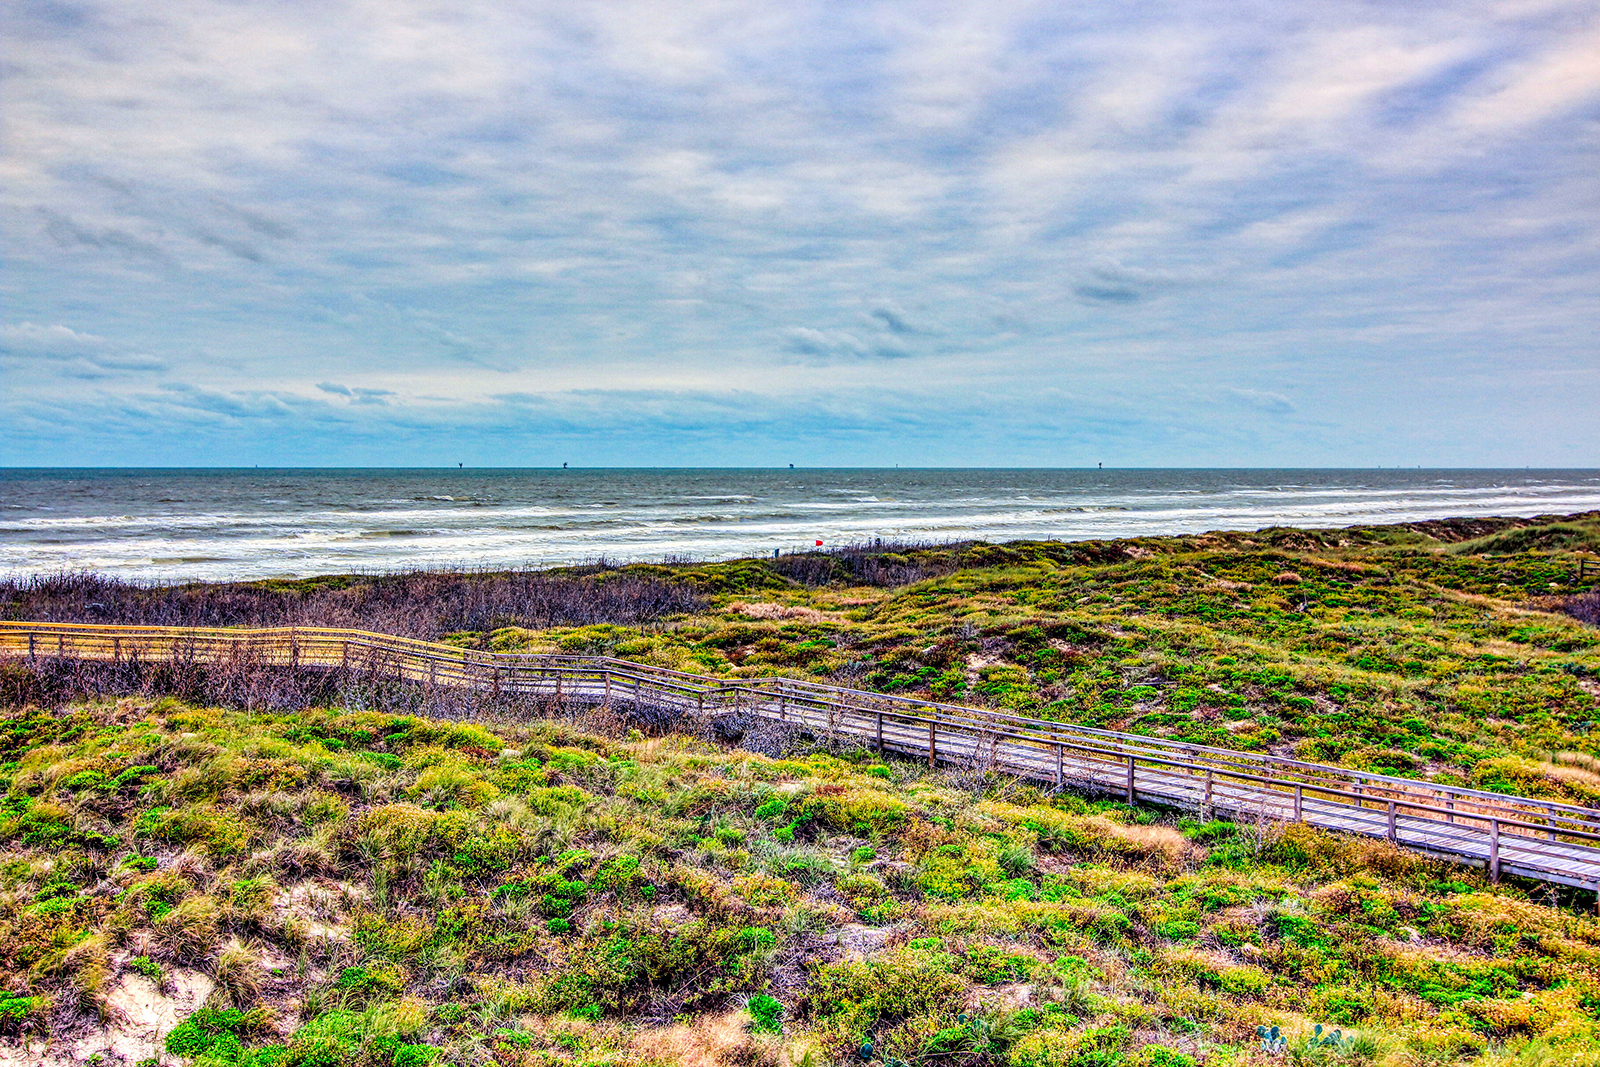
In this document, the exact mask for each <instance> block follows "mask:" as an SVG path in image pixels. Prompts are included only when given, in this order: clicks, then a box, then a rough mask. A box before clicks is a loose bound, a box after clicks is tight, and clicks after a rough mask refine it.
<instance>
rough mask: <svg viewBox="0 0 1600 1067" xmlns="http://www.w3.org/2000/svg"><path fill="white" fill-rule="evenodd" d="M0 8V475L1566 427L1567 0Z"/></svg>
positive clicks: (1595, 82)
mask: <svg viewBox="0 0 1600 1067" xmlns="http://www.w3.org/2000/svg"><path fill="white" fill-rule="evenodd" d="M0 17H3V18H4V19H5V21H6V25H7V26H8V28H9V30H10V32H11V34H12V37H13V39H14V40H15V41H16V42H17V47H15V48H14V49H12V50H11V52H10V56H9V58H8V63H9V68H8V79H7V80H8V86H7V92H6V94H5V95H4V97H3V98H0V117H3V119H4V125H5V128H6V131H7V135H6V138H5V140H4V142H3V144H0V154H3V158H0V166H3V167H4V168H5V169H4V173H5V176H6V177H5V181H4V182H0V212H3V214H0V219H3V226H0V255H3V256H4V258H5V262H6V264H7V266H6V270H5V271H4V272H3V274H0V294H3V297H4V299H3V303H0V309H3V310H0V375H3V376H4V379H5V388H4V389H3V390H0V462H6V463H51V462H79V463H98V462H117V463H122V462H129V463H168V462H171V463H183V462H188V461H190V459H192V457H193V456H195V455H197V454H203V455H205V456H206V457H207V461H208V462H237V463H272V462H279V461H285V462H287V461H291V460H292V461H293V462H296V463H317V462H327V463H350V462H376V463H383V462H393V463H419V462H433V461H436V460H439V461H443V460H444V459H445V458H446V454H448V458H449V459H450V460H451V461H455V460H465V459H471V460H472V461H474V462H482V463H512V464H515V463H532V462H551V461H554V462H560V461H562V460H571V461H574V462H594V463H641V464H646V463H721V462H728V463H759V462H794V461H797V459H796V457H797V456H799V457H801V458H803V459H804V460H805V461H806V462H817V463H893V462H901V463H906V464H913V463H930V464H941V463H1009V462H1016V463H1044V464H1054V463H1060V464H1078V463H1093V462H1095V461H1098V460H1106V461H1109V462H1125V463H1172V464H1217V463H1265V464H1273V465H1276V464H1283V463H1306V464H1318V463H1392V462H1407V463H1411V462H1419V463H1440V464H1456V463H1459V464H1490V463H1508V464H1510V463H1515V464H1522V463H1549V464H1585V463H1592V462H1593V461H1594V460H1595V458H1596V455H1597V445H1600V431H1597V430H1596V428H1595V420H1594V418H1593V416H1592V412H1593V410H1595V407H1596V404H1597V402H1600V352H1597V350H1596V341H1595V335H1594V327H1593V324H1594V323H1595V322H1596V321H1600V213H1597V210H1596V205H1597V204H1600V166H1597V164H1600V158H1597V157H1600V15H1597V14H1596V11H1595V9H1594V6H1593V5H1592V4H1589V3H1578V2H1570V3H1569V2H1563V0H1550V2H1541V3H1536V4H1519V5H1504V4H1489V3H1474V2H1466V0H1461V2H1447V3H1443V4H1437V5H1388V6H1374V5H1371V4H1368V3H1358V2H1354V0H1333V2H1330V3H1325V4H1315V5H1291V6H1290V7H1287V8H1286V7H1283V6H1281V5H1280V6H1279V7H1277V8H1248V9H1247V8H1234V9H1229V8H1220V7H1218V6H1217V5H1200V4H1195V3H1192V2H1176V0H1173V2H1167V3H1162V4H1157V5H1155V6H1151V5H1144V6H1141V7H1139V8H1137V9H1134V8H1129V7H1128V6H1127V5H1117V4H1112V3H1109V2H1108V3H1100V4H1090V5H1088V6H1084V5H1076V6H1073V7H1069V8H1063V7H1061V5H1055V4H1043V3H986V4H982V5H979V4H966V5H960V4H954V5H953V4H946V3H928V4H917V3H913V4H905V3H887V2H883V3H871V2H869V3H863V4H855V5H848V6H845V7H840V6H838V5H822V4H807V3H799V4H783V5H776V4H770V3H754V2H740V0H732V2H729V0H716V2H711V0H706V2H703V3H696V2H687V3H675V4H670V5H661V4H652V3H645V2H643V0H640V2H637V3H607V4H587V5H585V4H577V5H574V4H570V3H567V4H554V3H551V4H539V3H533V4H520V5H504V4H487V3H485V4H470V3H469V4H461V5H453V6H449V7H446V8H441V7H438V6H437V5H431V4H423V3H420V2H414V0H399V2H396V3H387V4H384V5H378V6H372V5H339V4H330V5H312V6H303V5H300V6H285V5H281V4H277V5H274V4H266V3H248V2H247V3H233V2H229V3H223V2H220V0H215V2H214V0H185V2H183V3H179V4H176V5H167V6H156V7H151V6H150V5H148V4H135V3H132V2H131V0H126V2H95V0H88V2H83V3H51V4H44V3H39V2H22V0H10V2H0ZM197 449H198V450H203V451H200V452H197Z"/></svg>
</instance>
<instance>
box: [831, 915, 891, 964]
mask: <svg viewBox="0 0 1600 1067" xmlns="http://www.w3.org/2000/svg"><path fill="white" fill-rule="evenodd" d="M889 932H890V931H889V928H888V927H883V926H867V925H866V924H865V923H845V924H844V925H843V926H841V927H839V929H837V930H835V931H834V932H833V934H832V935H831V936H832V939H833V940H834V941H835V942H836V943H837V944H838V946H839V947H840V948H841V949H843V950H844V958H845V959H847V960H864V959H866V958H867V957H868V956H872V955H876V954H877V953H878V951H879V950H880V949H882V948H883V946H884V945H885V944H887V943H888V941H889Z"/></svg>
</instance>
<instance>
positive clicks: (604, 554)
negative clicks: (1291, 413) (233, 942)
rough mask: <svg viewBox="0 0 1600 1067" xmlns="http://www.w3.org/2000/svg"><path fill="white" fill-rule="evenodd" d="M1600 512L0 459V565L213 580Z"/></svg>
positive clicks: (1114, 490) (1566, 500) (1037, 481)
mask: <svg viewBox="0 0 1600 1067" xmlns="http://www.w3.org/2000/svg"><path fill="white" fill-rule="evenodd" d="M1593 509H1600V470H1259V469H1249V470H1151V469H1129V470H1104V471H1103V470H965V469H964V470H912V469H907V470H900V469H893V470H872V469H854V468H852V469H803V470H787V469H785V470H770V469H735V470H714V469H682V470H671V469H644V470H623V469H612V468H607V469H593V470H549V469H539V470H516V469H503V468H495V469H479V470H459V469H457V470H451V469H428V470H399V469H353V470H336V469H309V470H287V469H275V470H267V469H249V470H239V469H227V470H204V469H161V470H140V469H121V468H119V469H61V468H53V469H38V468H33V469H29V468H10V469H0V575H13V576H14V575H26V574H47V573H54V572H60V571H82V570H94V571H100V572H102V573H107V574H113V575H118V576H122V577H127V578H138V579H144V580H159V581H172V580H180V579H205V580H219V579H232V578H260V577H274V576H305V575H314V574H337V573H352V572H375V571H383V570H391V569H396V568H408V567H428V568H452V569H455V568H512V567H544V566H552V565H558V564H567V563H583V562H592V561H596V560H599V559H607V560H610V561H612V562H633V561H660V560H662V559H665V558H669V557H672V558H679V559H683V558H687V559H696V560H706V559H725V558H732V557H737V556H751V555H771V554H772V552H773V551H774V550H781V551H786V552H787V551H792V550H797V549H804V548H810V547H814V545H815V542H817V541H819V540H820V541H822V542H823V543H824V545H826V546H837V545H842V544H848V543H859V542H862V541H867V540H871V539H874V538H883V539H885V540H910V541H952V540H965V539H975V538H976V539H983V540H987V541H1010V540H1017V539H1022V538H1053V539H1060V540H1084V539H1088V538H1098V537H1124V536H1135V535H1159V534H1177V533H1199V532H1203V531H1206V530H1223V529H1227V530H1246V529H1260V528H1262V527H1266V526H1319V527H1333V526H1350V525H1356V524H1364V523H1392V522H1404V521H1408V520H1416V519H1430V518H1444V517H1452V516H1469V515H1539V514H1557V513H1568V512H1575V511H1586V510H1593Z"/></svg>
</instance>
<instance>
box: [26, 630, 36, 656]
mask: <svg viewBox="0 0 1600 1067" xmlns="http://www.w3.org/2000/svg"><path fill="white" fill-rule="evenodd" d="M34 658H35V656H34V652H33V634H29V635H28V659H29V660H30V661H31V660H33V659H34Z"/></svg>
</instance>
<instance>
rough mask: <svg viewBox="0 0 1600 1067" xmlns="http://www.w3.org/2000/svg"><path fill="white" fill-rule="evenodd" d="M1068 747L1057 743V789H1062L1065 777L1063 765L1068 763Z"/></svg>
mask: <svg viewBox="0 0 1600 1067" xmlns="http://www.w3.org/2000/svg"><path fill="white" fill-rule="evenodd" d="M1066 747H1067V746H1065V745H1063V744H1062V743H1061V742H1060V741H1057V742H1056V788H1057V789H1060V788H1061V782H1062V778H1063V775H1062V770H1063V768H1062V764H1063V763H1064V762H1066Z"/></svg>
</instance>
